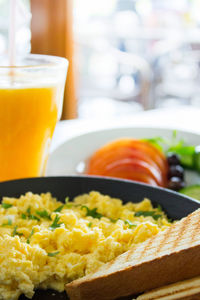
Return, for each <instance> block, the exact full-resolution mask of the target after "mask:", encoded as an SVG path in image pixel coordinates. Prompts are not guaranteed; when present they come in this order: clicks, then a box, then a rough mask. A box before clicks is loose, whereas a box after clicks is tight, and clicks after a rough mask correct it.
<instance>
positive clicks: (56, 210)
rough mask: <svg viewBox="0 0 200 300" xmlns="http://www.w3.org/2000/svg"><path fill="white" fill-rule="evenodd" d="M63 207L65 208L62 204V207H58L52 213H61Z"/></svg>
mask: <svg viewBox="0 0 200 300" xmlns="http://www.w3.org/2000/svg"><path fill="white" fill-rule="evenodd" d="M64 206H65V205H64V204H63V205H60V206H59V207H57V208H56V209H55V210H54V212H61V210H62V209H63V207H64Z"/></svg>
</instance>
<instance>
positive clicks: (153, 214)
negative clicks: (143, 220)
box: [135, 210, 162, 220]
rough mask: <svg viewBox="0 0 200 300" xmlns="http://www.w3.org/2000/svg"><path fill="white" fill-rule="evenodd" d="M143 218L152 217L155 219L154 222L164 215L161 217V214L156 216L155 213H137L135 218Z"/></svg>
mask: <svg viewBox="0 0 200 300" xmlns="http://www.w3.org/2000/svg"><path fill="white" fill-rule="evenodd" d="M141 216H144V217H152V218H154V220H158V219H159V218H160V217H162V215H159V214H156V212H155V211H142V210H141V211H137V212H136V213H135V217H141Z"/></svg>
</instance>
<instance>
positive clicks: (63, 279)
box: [0, 192, 171, 300]
mask: <svg viewBox="0 0 200 300" xmlns="http://www.w3.org/2000/svg"><path fill="white" fill-rule="evenodd" d="M133 197H134V195H133ZM169 226H171V224H170V222H169V221H168V219H167V217H166V215H165V214H164V212H163V211H162V210H161V208H160V207H158V208H153V207H152V204H151V202H150V200H148V199H144V200H143V201H142V202H140V203H135V204H134V203H127V204H123V203H122V201H121V200H119V199H114V198H111V197H109V196H104V195H101V194H100V193H98V192H90V193H89V194H85V195H82V196H78V197H76V198H75V199H74V201H69V200H68V199H66V202H65V203H62V202H59V201H57V200H56V199H55V198H53V197H52V196H51V194H50V193H46V194H41V195H36V194H32V193H30V192H29V193H27V194H26V195H23V196H21V197H19V198H18V199H17V198H7V197H4V198H3V200H2V204H1V205H0V270H1V272H0V299H2V300H10V299H12V300H15V299H18V297H19V296H20V295H21V294H25V296H26V297H28V298H31V297H32V296H33V295H34V289H37V288H43V289H47V288H52V289H55V290H57V291H63V290H64V286H65V284H66V283H68V282H70V281H72V280H74V279H77V278H79V277H82V276H84V275H87V274H89V273H91V272H93V271H95V269H96V268H98V267H100V266H102V265H104V264H105V263H107V262H109V261H110V260H112V259H114V258H115V257H117V256H118V255H120V254H121V253H123V252H125V251H127V250H129V249H131V248H133V247H134V246H135V245H137V244H138V243H141V242H144V241H145V240H146V239H148V238H150V237H152V236H153V235H156V234H157V233H158V232H159V231H162V230H164V229H166V228H168V227H169Z"/></svg>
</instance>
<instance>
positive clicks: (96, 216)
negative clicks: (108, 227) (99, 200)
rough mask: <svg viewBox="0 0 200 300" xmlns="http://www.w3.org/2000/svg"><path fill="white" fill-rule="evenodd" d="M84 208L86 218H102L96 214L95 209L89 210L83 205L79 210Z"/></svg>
mask: <svg viewBox="0 0 200 300" xmlns="http://www.w3.org/2000/svg"><path fill="white" fill-rule="evenodd" d="M83 208H85V209H86V216H87V217H93V218H96V219H101V218H102V217H103V215H102V214H100V213H98V212H97V208H96V207H95V208H93V209H90V208H89V207H87V206H86V205H83V206H81V209H83Z"/></svg>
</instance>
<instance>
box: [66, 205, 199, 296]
mask: <svg viewBox="0 0 200 300" xmlns="http://www.w3.org/2000/svg"><path fill="white" fill-rule="evenodd" d="M188 230H189V232H188ZM198 235H199V238H198ZM104 269H105V270H103V268H101V270H100V271H97V272H96V273H94V274H92V275H89V276H85V277H83V278H81V279H79V280H75V281H73V282H72V283H70V284H67V285H66V290H67V293H68V295H69V297H70V299H71V300H111V299H116V298H119V297H124V296H128V295H137V294H140V293H142V292H144V291H147V290H152V289H155V288H158V287H161V286H165V285H167V284H171V283H174V282H178V281H182V280H185V279H190V278H192V277H195V276H198V275H200V210H197V211H196V212H194V213H193V214H191V215H189V216H188V217H186V218H184V219H182V220H181V221H180V222H177V223H176V224H174V225H172V226H171V227H170V228H169V229H167V230H165V231H164V232H161V233H160V234H158V235H156V236H154V237H153V238H151V239H149V240H148V241H146V242H144V243H142V244H141V245H140V246H139V247H137V248H136V250H129V251H127V252H126V253H124V254H122V255H120V256H119V257H118V258H117V259H116V260H114V262H110V263H108V264H106V265H105V266H104ZM199 299H200V298H199ZM188 300H189V299H188Z"/></svg>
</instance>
